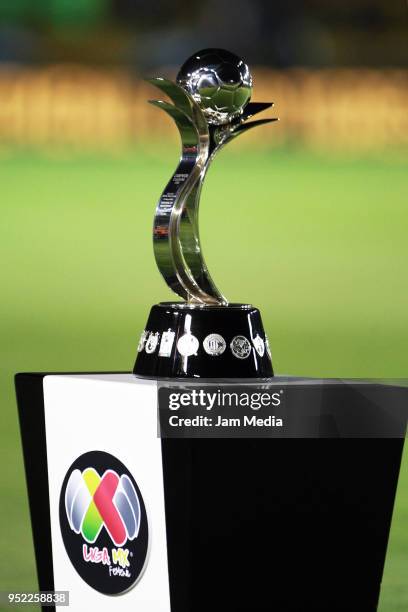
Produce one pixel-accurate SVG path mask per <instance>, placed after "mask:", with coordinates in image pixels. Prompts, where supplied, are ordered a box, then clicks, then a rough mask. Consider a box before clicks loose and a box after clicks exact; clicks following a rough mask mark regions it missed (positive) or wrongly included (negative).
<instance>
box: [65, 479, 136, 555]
mask: <svg viewBox="0 0 408 612" xmlns="http://www.w3.org/2000/svg"><path fill="white" fill-rule="evenodd" d="M65 509H66V512H67V518H68V522H69V524H70V527H71V529H72V530H73V531H75V533H81V534H82V536H83V538H84V540H86V541H87V542H89V543H90V544H93V543H94V542H95V541H96V539H97V538H98V535H99V533H100V531H101V529H102V528H103V527H105V529H106V530H107V532H108V533H109V535H110V537H111V540H112V542H113V543H114V544H115V545H116V546H122V545H123V544H124V543H125V542H126V540H133V539H134V538H136V537H137V534H138V533H139V525H140V502H139V498H138V496H137V493H136V491H135V488H134V486H133V485H132V482H131V480H130V478H129V477H128V476H126V474H123V475H122V476H120V477H119V476H118V474H117V473H116V472H114V471H113V470H106V472H105V473H104V475H103V476H102V478H101V477H100V476H99V474H98V472H97V471H96V470H95V469H94V468H93V467H88V468H86V469H85V470H84V471H83V472H81V471H80V470H73V471H72V472H71V476H70V477H69V480H68V484H67V488H66V491H65Z"/></svg>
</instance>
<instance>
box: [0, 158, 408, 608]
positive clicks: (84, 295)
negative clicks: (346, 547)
mask: <svg viewBox="0 0 408 612" xmlns="http://www.w3.org/2000/svg"><path fill="white" fill-rule="evenodd" d="M175 155H176V154H175V152H174V151H173V150H171V149H169V148H168V147H166V146H164V147H163V150H160V151H159V152H154V151H153V150H148V151H144V152H141V151H136V152H134V153H131V154H129V155H128V156H126V157H125V158H107V157H98V156H93V157H83V158H76V159H64V158H53V159H51V158H48V159H46V158H44V157H40V156H38V155H34V154H31V155H29V154H18V155H15V156H13V157H8V158H3V159H1V160H0V185H1V196H0V197H1V204H0V211H1V220H0V255H1V259H0V261H1V285H0V286H1V302H0V314H1V316H0V351H1V362H0V363H1V374H0V376H1V377H0V384H1V387H0V388H1V413H2V418H1V423H2V427H1V434H0V448H1V455H2V465H3V469H2V470H1V476H0V491H1V505H0V542H1V553H2V554H1V555H0V590H5V589H7V590H9V589H29V588H35V572H34V560H33V552H32V543H31V534H30V527H29V517H28V509H27V503H26V497H25V484H24V474H23V468H22V460H21V449H20V442H19V437H18V428H17V418H16V407H15V402H14V395H13V386H12V376H13V374H14V373H15V372H17V371H27V370H53V371H55V370H121V369H124V370H128V369H130V368H131V367H132V365H133V361H134V358H135V351H136V345H137V340H138V337H139V334H140V331H141V329H142V328H143V326H144V324H145V321H146V318H147V314H148V310H149V307H150V306H151V304H153V303H156V302H158V301H162V300H166V299H172V298H171V294H170V292H169V291H168V290H167V289H166V286H165V285H164V283H163V281H162V280H161V278H160V276H159V273H158V272H157V270H156V267H155V263H154V258H153V254H152V247H151V226H152V219H153V212H154V207H155V202H156V200H157V198H158V196H159V194H160V192H161V190H162V188H163V187H164V185H165V183H166V181H167V179H168V178H169V176H170V174H171V172H172V171H173V169H174V166H175V162H176V157H175ZM407 203H408V185H407V172H406V164H405V163H404V162H403V161H401V158H400V157H397V156H392V157H390V156H387V157H385V156H383V158H381V157H380V156H379V157H378V158H377V159H376V158H374V157H372V158H365V159H361V158H352V157H350V156H348V157H346V156H344V157H324V156H323V155H318V154H312V153H305V152H300V151H296V150H294V151H288V150H285V151H274V152H267V151H264V152H262V153H256V154H255V153H253V152H251V151H248V150H247V151H240V152H232V151H231V152H226V153H223V154H222V155H220V158H219V159H218V160H217V161H216V163H215V164H214V167H213V168H212V169H211V170H210V173H209V176H208V179H207V184H206V186H205V189H204V193H203V199H202V209H201V214H200V217H201V239H202V244H203V247H204V252H205V254H206V260H207V264H208V267H209V269H210V271H211V274H212V275H213V278H214V279H215V281H216V283H217V284H218V285H219V286H220V288H221V289H222V291H223V292H224V294H225V295H226V296H227V297H228V298H229V299H230V300H231V301H251V302H252V303H253V304H255V305H256V306H258V307H259V308H260V309H261V311H262V315H263V320H264V324H265V327H266V330H267V332H268V334H269V338H270V342H271V347H272V351H273V358H274V366H275V370H276V371H277V372H278V373H287V374H301V375H307V376H322V377H324V376H334V377H407V374H408V325H407V322H408V285H407V279H406V270H407V255H408V247H407V222H408V210H407ZM407 527H408V454H407V455H406V457H405V461H404V464H403V468H402V473H401V480H400V485H399V491H398V498H397V504H396V509H395V513H394V520H393V526H392V534H391V539H390V545H389V551H388V557H387V563H386V571H385V576H384V583H383V591H382V597H381V606H380V610H381V611H382V612H403V611H406V610H408V581H407V570H408V528H407ZM25 609H28V608H25ZM328 612H329V611H328Z"/></svg>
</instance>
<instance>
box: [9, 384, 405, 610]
mask: <svg viewBox="0 0 408 612" xmlns="http://www.w3.org/2000/svg"><path fill="white" fill-rule="evenodd" d="M271 383H273V385H276V386H277V388H278V387H279V385H280V384H282V382H281V379H280V378H279V377H275V378H274V379H273V380H272V381H271ZM297 384H298V382H297V381H296V380H294V381H292V382H288V381H287V380H285V385H293V386H296V385H297ZM311 385H312V386H313V382H312V383H311ZM16 386H17V397H18V404H19V413H20V423H21V433H22V441H23V451H24V459H25V467H26V475H27V484H28V494H29V501H30V510H31V520H32V528H33V535H34V545H35V553H36V560H37V571H38V579H39V587H40V589H41V590H54V589H55V590H66V591H69V592H70V608H69V609H70V610H71V611H72V612H84V611H85V610H98V611H101V612H103V611H113V610H115V611H116V610H118V609H120V610H121V612H128V611H129V612H130V611H132V612H133V611H135V610H137V611H138V612H170V611H171V612H204V611H206V612H208V610H217V611H218V610H219V611H220V612H221V611H222V612H224V611H231V612H240V611H242V612H244V611H245V612H248V611H249V610H250V611H251V612H266V611H271V612H272V611H275V610H279V612H286V611H293V612H295V611H296V612H300V611H301V610H302V611H303V610H304V611H307V610H313V612H315V611H322V612H323V611H324V612H327V611H329V610H330V612H334V611H340V610H341V611H342V612H344V610H349V611H356V612H357V611H358V612H365V611H367V612H368V611H370V612H373V611H374V610H376V607H377V602H378V597H379V591H380V584H381V577H382V572H383V565H384V559H385V553H386V546H387V539H388V533H389V527H390V522H391V517H392V509H393V503H394V497H395V492H396V486H397V481H398V472H399V466H400V460H401V453H402V448H403V440H402V439H266V438H265V439H251V438H245V439H223V438H221V439H160V438H159V437H158V432H157V382H156V381H154V380H149V381H146V380H141V379H137V378H135V377H134V376H133V375H131V374H79V375H44V374H20V375H18V376H17V382H16ZM327 397H328V398H329V397H330V396H329V395H328V396H327ZM323 401H327V402H330V399H327V400H325V399H324V394H323ZM329 408H330V406H328V410H327V411H328V412H330V410H329ZM112 481H113V482H114V485H115V486H116V484H117V483H119V485H118V488H117V489H115V486H114V485H112ZM101 483H102V485H103V486H102V485H101ZM98 487H100V488H99V492H98V493H96V491H98ZM112 487H113V488H112ZM113 490H116V493H115V495H114V496H112V491H113ZM126 551H127V552H126ZM113 595H115V596H113ZM47 609H50V608H47Z"/></svg>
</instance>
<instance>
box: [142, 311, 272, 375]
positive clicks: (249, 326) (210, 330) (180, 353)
mask: <svg viewBox="0 0 408 612" xmlns="http://www.w3.org/2000/svg"><path fill="white" fill-rule="evenodd" d="M133 373H134V374H135V375H136V376H140V377H143V378H145V377H146V378H150V377H154V378H241V379H242V378H270V377H271V376H273V369H272V361H271V354H270V349H269V342H268V339H267V337H266V334H265V332H264V328H263V325H262V320H261V315H260V312H259V310H258V309H257V308H254V307H253V306H250V305H248V304H229V305H228V306H207V305H205V306H204V305H196V304H194V305H192V304H187V303H183V302H180V303H171V302H162V303H160V304H157V305H155V306H153V307H152V309H151V311H150V315H149V318H148V321H147V325H146V329H145V331H144V332H143V333H142V336H141V338H140V342H139V346H138V354H137V358H136V363H135V367H134V370H133Z"/></svg>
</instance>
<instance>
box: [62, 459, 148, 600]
mask: <svg viewBox="0 0 408 612" xmlns="http://www.w3.org/2000/svg"><path fill="white" fill-rule="evenodd" d="M59 514H60V524H61V533H62V538H63V541H64V545H65V548H66V551H67V554H68V556H69V558H70V560H71V562H72V564H73V566H74V567H75V569H76V571H77V572H78V574H79V575H80V576H81V578H82V579H83V580H85V582H86V583H87V584H89V586H91V587H93V588H94V589H96V590H97V591H100V592H101V593H105V594H110V595H113V594H119V593H123V592H125V591H127V590H128V589H129V588H131V587H132V586H134V584H135V583H136V582H137V580H138V579H139V578H140V576H141V574H142V572H143V569H144V567H145V564H146V559H147V551H148V539H149V533H148V525H147V515H146V509H145V505H144V501H143V498H142V494H141V492H140V489H139V487H138V485H137V483H136V481H135V479H134V477H133V476H132V474H131V473H130V472H129V470H128V469H127V468H126V466H125V465H124V464H123V463H121V462H120V461H119V460H118V459H117V458H116V457H114V456H113V455H110V454H109V453H105V452H103V451H91V452H89V453H85V454H84V455H81V456H80V457H78V458H77V459H76V460H75V461H74V463H73V464H72V465H71V467H70V468H69V470H68V472H67V474H66V476H65V478H64V482H63V485H62V489H61V495H60V507H59Z"/></svg>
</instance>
